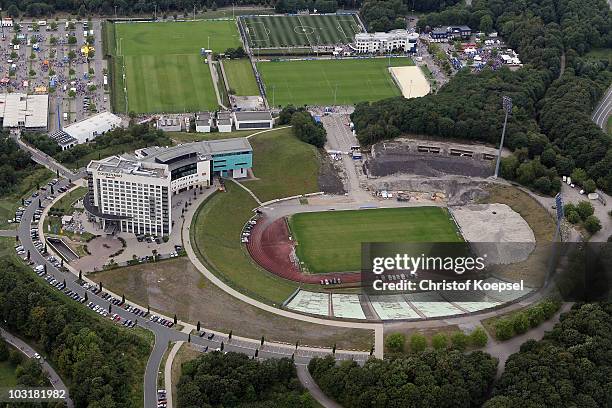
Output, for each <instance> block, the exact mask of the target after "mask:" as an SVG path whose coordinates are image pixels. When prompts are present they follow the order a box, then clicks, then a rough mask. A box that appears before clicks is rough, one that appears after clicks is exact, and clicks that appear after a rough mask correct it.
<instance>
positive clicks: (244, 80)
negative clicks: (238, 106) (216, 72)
mask: <svg viewBox="0 0 612 408" xmlns="http://www.w3.org/2000/svg"><path fill="white" fill-rule="evenodd" d="M223 69H224V70H225V75H227V82H228V84H229V88H230V89H231V90H233V91H234V95H239V96H254V95H259V88H258V87H257V82H256V81H255V74H254V73H253V68H251V62H250V61H249V60H248V59H236V60H225V61H223Z"/></svg>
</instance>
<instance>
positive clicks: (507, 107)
mask: <svg viewBox="0 0 612 408" xmlns="http://www.w3.org/2000/svg"><path fill="white" fill-rule="evenodd" d="M502 106H503V108H504V112H506V116H505V118H504V127H503V128H502V135H501V140H500V142H499V150H498V151H497V164H496V165H495V176H493V177H494V178H497V176H499V165H500V164H501V155H502V148H503V147H504V137H505V136H506V125H507V124H508V115H509V114H510V112H512V98H510V97H509V96H503V97H502Z"/></svg>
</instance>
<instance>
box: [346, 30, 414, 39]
mask: <svg viewBox="0 0 612 408" xmlns="http://www.w3.org/2000/svg"><path fill="white" fill-rule="evenodd" d="M417 37H418V35H417ZM400 39H402V40H406V39H408V31H406V30H402V29H398V30H391V31H389V32H388V33H380V32H378V33H357V34H355V41H392V40H400Z"/></svg>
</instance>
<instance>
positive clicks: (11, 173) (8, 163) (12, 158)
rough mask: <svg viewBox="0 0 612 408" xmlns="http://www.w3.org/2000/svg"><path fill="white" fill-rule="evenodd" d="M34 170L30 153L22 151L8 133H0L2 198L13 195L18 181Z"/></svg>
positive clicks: (0, 186) (0, 183)
mask: <svg viewBox="0 0 612 408" xmlns="http://www.w3.org/2000/svg"><path fill="white" fill-rule="evenodd" d="M32 170H34V163H33V162H32V160H30V153H27V152H24V151H23V150H21V149H20V148H19V146H18V145H17V142H15V141H14V140H13V139H11V138H10V136H9V133H8V132H7V131H0V197H1V196H4V195H6V194H10V193H13V192H14V189H15V187H16V186H17V184H18V181H19V180H21V179H23V178H24V177H25V176H26V175H27V174H28V173H30V172H31V171H32Z"/></svg>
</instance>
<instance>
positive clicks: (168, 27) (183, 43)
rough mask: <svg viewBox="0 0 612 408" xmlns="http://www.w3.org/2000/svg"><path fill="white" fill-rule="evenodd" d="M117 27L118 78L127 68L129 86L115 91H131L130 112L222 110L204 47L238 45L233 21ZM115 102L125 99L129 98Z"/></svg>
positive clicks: (127, 24)
mask: <svg viewBox="0 0 612 408" xmlns="http://www.w3.org/2000/svg"><path fill="white" fill-rule="evenodd" d="M114 27H115V35H114V40H115V44H114V45H115V50H114V51H115V56H116V57H117V63H116V64H115V70H116V71H117V72H116V75H118V76H120V77H122V72H123V64H125V84H121V83H120V86H116V87H115V89H114V90H115V92H123V87H124V86H126V87H127V104H128V109H127V110H129V111H134V112H136V113H154V112H156V113H160V112H189V111H192V112H193V111H198V110H209V109H215V108H216V107H217V106H218V105H217V97H216V94H215V90H214V85H213V82H212V77H211V73H210V68H209V66H208V65H207V64H205V63H204V58H203V57H202V56H201V55H200V49H201V48H209V46H210V49H212V50H213V51H215V52H223V51H224V50H225V49H227V48H230V47H232V48H233V47H237V46H239V45H240V40H239V36H238V30H237V28H236V23H235V21H233V20H225V21H191V22H172V23H170V22H169V23H125V24H114ZM121 85H124V86H121ZM115 100H117V101H120V102H121V101H122V100H123V101H124V100H125V95H122V96H119V97H117V98H116V99H115ZM124 105H125V102H123V104H122V108H123V109H125V106H124Z"/></svg>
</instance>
